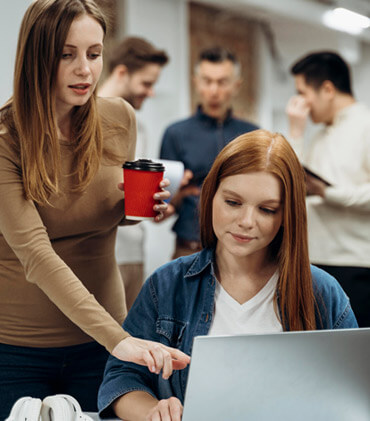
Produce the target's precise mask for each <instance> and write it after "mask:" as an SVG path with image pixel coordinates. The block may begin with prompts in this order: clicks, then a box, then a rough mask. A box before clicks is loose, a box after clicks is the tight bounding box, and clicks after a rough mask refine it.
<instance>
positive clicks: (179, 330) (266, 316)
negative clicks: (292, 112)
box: [98, 130, 357, 421]
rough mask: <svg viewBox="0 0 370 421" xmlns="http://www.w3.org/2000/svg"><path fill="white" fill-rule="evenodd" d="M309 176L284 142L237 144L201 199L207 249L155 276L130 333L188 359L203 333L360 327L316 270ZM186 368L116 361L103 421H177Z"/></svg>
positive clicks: (271, 138) (242, 140) (102, 405)
mask: <svg viewBox="0 0 370 421" xmlns="http://www.w3.org/2000/svg"><path fill="white" fill-rule="evenodd" d="M305 196H306V188H305V177H304V172H303V169H302V167H301V165H300V163H299V161H298V159H297V157H296V155H295V153H294V152H293V149H292V148H291V147H290V145H289V143H288V142H287V141H286V140H285V139H284V137H283V136H282V135H280V134H274V133H270V132H267V131H264V130H258V131H254V132H250V133H247V134H244V135H242V136H239V137H238V138H236V139H235V140H233V141H232V142H231V143H229V144H228V145H227V146H226V147H225V148H224V149H223V150H222V151H221V152H220V154H219V155H218V157H217V159H216V160H215V162H214V164H213V166H212V168H211V170H210V172H209V174H208V176H207V178H206V180H205V181H204V184H203V188H202V194H201V199H200V205H201V209H200V222H201V238H202V244H203V247H204V249H203V250H202V251H201V252H199V253H196V254H193V255H191V256H186V257H181V258H179V259H177V260H174V261H172V262H170V263H167V264H166V265H164V266H162V267H161V268H159V269H158V270H156V271H155V272H154V274H153V275H152V276H151V277H150V278H149V279H148V280H147V282H146V283H145V285H144V287H143V289H142V291H141V293H140V295H139V297H138V298H137V300H136V302H135V304H134V306H133V307H132V309H131V311H130V312H129V315H128V317H127V319H126V320H125V322H124V325H123V327H124V329H125V330H126V331H127V332H129V333H130V334H131V335H132V336H136V337H141V338H143V339H150V340H153V341H158V342H161V343H163V344H166V345H169V346H172V347H176V348H179V349H180V350H182V351H183V352H185V353H188V354H190V353H191V347H192V340H193V338H194V336H196V335H214V334H245V333H267V332H279V331H287V330H290V331H292V330H295V331H297V330H314V329H343V328H353V327H357V322H356V319H355V316H354V314H353V312H352V309H351V306H350V303H349V300H348V297H347V296H346V295H345V293H344V292H343V290H342V289H341V287H340V286H339V284H338V283H337V281H336V280H335V279H334V278H333V277H332V276H330V275H329V274H327V273H326V272H324V271H322V270H320V269H318V268H316V267H314V266H310V264H309V257H308V248H307V224H306V207H305ZM187 374H188V370H187V369H185V370H182V371H177V372H175V373H174V374H173V375H172V377H171V378H170V379H169V380H164V379H163V378H161V377H160V376H158V375H156V374H153V373H150V372H149V371H148V370H145V368H144V367H140V366H138V365H135V364H132V363H127V362H123V361H119V360H117V359H115V358H114V357H110V358H109V360H108V363H107V366H106V370H105V376H104V380H103V383H102V385H101V387H100V391H99V401H98V406H99V409H100V411H101V415H102V416H104V415H108V414H109V411H112V410H113V411H114V412H115V414H116V415H117V416H119V417H121V418H123V419H129V420H142V419H147V420H160V419H166V420H167V419H168V420H174V421H177V420H180V419H181V413H182V402H183V400H184V393H185V386H186V380H187Z"/></svg>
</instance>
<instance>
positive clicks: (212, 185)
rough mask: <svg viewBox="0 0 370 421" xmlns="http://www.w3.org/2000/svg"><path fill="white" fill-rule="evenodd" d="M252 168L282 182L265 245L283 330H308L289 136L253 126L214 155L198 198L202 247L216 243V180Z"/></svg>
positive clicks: (302, 238)
mask: <svg viewBox="0 0 370 421" xmlns="http://www.w3.org/2000/svg"><path fill="white" fill-rule="evenodd" d="M254 171H267V172H270V173H271V174H274V175H275V176H276V177H278V179H279V180H280V181H281V184H282V188H283V224H282V227H281V228H280V230H279V232H278V234H277V235H276V237H275V239H274V240H273V242H272V243H271V245H270V253H271V256H272V258H274V259H276V261H277V264H278V267H279V273H280V276H279V281H278V287H277V288H278V300H279V306H280V310H281V318H282V324H283V327H284V329H289V330H313V329H315V328H316V321H315V298H314V293H313V288H312V278H311V270H310V263H309V257H308V241H307V216H306V203H305V197H306V184H305V176H304V171H303V168H302V166H301V164H300V162H299V160H298V158H297V156H296V154H295V153H294V151H293V149H292V147H291V146H290V144H289V143H288V141H287V140H286V139H285V138H284V137H283V136H282V135H281V134H278V133H270V132H268V131H266V130H256V131H253V132H249V133H246V134H243V135H241V136H239V137H237V138H236V139H235V140H233V141H232V142H230V143H229V144H228V145H227V146H225V148H224V149H223V150H222V151H221V152H220V153H219V155H218V156H217V158H216V160H215V162H214V164H213V166H212V168H211V170H210V172H209V174H208V176H207V177H206V179H205V181H204V183H203V187H202V193H201V197H200V227H201V228H200V229H201V240H202V244H203V247H211V248H215V247H216V244H217V238H216V236H215V233H214V230H213V226H212V203H213V198H214V196H215V194H216V191H217V189H218V186H219V184H220V182H221V180H222V179H223V178H225V177H228V176H231V175H236V174H244V173H247V172H254Z"/></svg>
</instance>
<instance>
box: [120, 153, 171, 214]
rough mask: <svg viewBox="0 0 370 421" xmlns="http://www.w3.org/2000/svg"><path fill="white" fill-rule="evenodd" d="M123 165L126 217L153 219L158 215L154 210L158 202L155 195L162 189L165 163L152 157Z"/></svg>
mask: <svg viewBox="0 0 370 421" xmlns="http://www.w3.org/2000/svg"><path fill="white" fill-rule="evenodd" d="M122 167H123V182H124V185H123V186H124V192H125V216H126V218H127V219H132V220H136V221H141V220H144V219H153V218H154V217H155V216H156V215H158V213H157V212H155V211H154V210H153V206H154V205H155V203H156V201H155V200H154V199H153V195H154V193H156V192H159V191H161V188H160V187H159V183H160V181H161V180H162V179H163V172H164V169H165V168H164V165H163V164H161V163H158V162H153V161H152V160H150V159H138V160H137V161H127V162H126V163H125V164H123V165H122Z"/></svg>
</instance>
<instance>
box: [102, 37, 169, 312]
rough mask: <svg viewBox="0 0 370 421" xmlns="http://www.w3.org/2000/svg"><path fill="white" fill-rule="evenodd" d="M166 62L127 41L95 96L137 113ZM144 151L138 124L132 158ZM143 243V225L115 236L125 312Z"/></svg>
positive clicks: (142, 44)
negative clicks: (128, 106) (116, 100)
mask: <svg viewBox="0 0 370 421" xmlns="http://www.w3.org/2000/svg"><path fill="white" fill-rule="evenodd" d="M167 62H168V56H167V54H166V53H165V52H164V51H162V50H158V49H157V48H155V47H154V46H153V45H152V44H151V43H149V42H148V41H146V40H144V39H142V38H138V37H128V38H126V39H124V40H123V41H122V42H121V43H120V44H119V45H117V47H116V48H115V49H114V50H113V52H112V54H111V56H110V59H109V60H108V71H109V74H108V77H107V78H106V79H105V81H104V83H103V84H102V85H101V87H100V89H99V95H100V96H105V97H115V96H119V97H122V98H124V99H125V100H126V101H128V102H129V103H130V104H131V105H132V106H133V107H134V108H135V110H139V109H140V108H141V107H142V105H143V102H144V101H145V99H146V98H149V97H152V96H153V95H154V85H155V83H156V82H157V80H158V78H159V75H160V73H161V70H162V68H163V66H164V65H165V64H166V63H167ZM146 150H147V146H146V138H145V133H144V131H143V128H142V126H141V125H140V123H139V124H138V138H137V144H136V156H137V157H145V156H146V155H147V152H146ZM144 239H145V231H144V226H143V224H137V225H132V226H125V227H122V228H119V229H118V232H117V242H116V258H117V262H118V264H119V268H120V271H121V275H122V278H123V281H124V284H125V291H126V303H127V309H128V310H129V309H130V308H131V306H132V304H133V302H134V301H135V298H136V297H137V294H138V293H139V291H140V289H141V286H142V283H143V279H144Z"/></svg>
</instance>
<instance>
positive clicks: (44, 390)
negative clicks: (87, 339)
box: [0, 342, 109, 420]
mask: <svg viewBox="0 0 370 421" xmlns="http://www.w3.org/2000/svg"><path fill="white" fill-rule="evenodd" d="M108 355H109V354H108V352H107V351H106V350H105V349H104V348H103V347H102V346H101V345H99V344H98V343H96V342H91V343H87V344H82V345H75V346H68V347H61V348H31V347H21V346H13V345H6V344H0V420H3V419H4V418H6V417H7V416H8V415H9V412H10V409H11V407H12V406H13V404H14V402H15V401H16V400H17V399H19V398H20V397H22V396H32V397H34V398H40V399H43V398H45V397H46V396H49V395H55V394H57V393H65V394H68V395H72V396H73V397H74V398H76V399H77V400H78V402H79V403H80V405H81V407H82V409H83V410H84V411H97V393H98V388H99V386H100V383H101V381H102V378H103V372H104V367H105V363H106V360H107V358H108Z"/></svg>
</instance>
